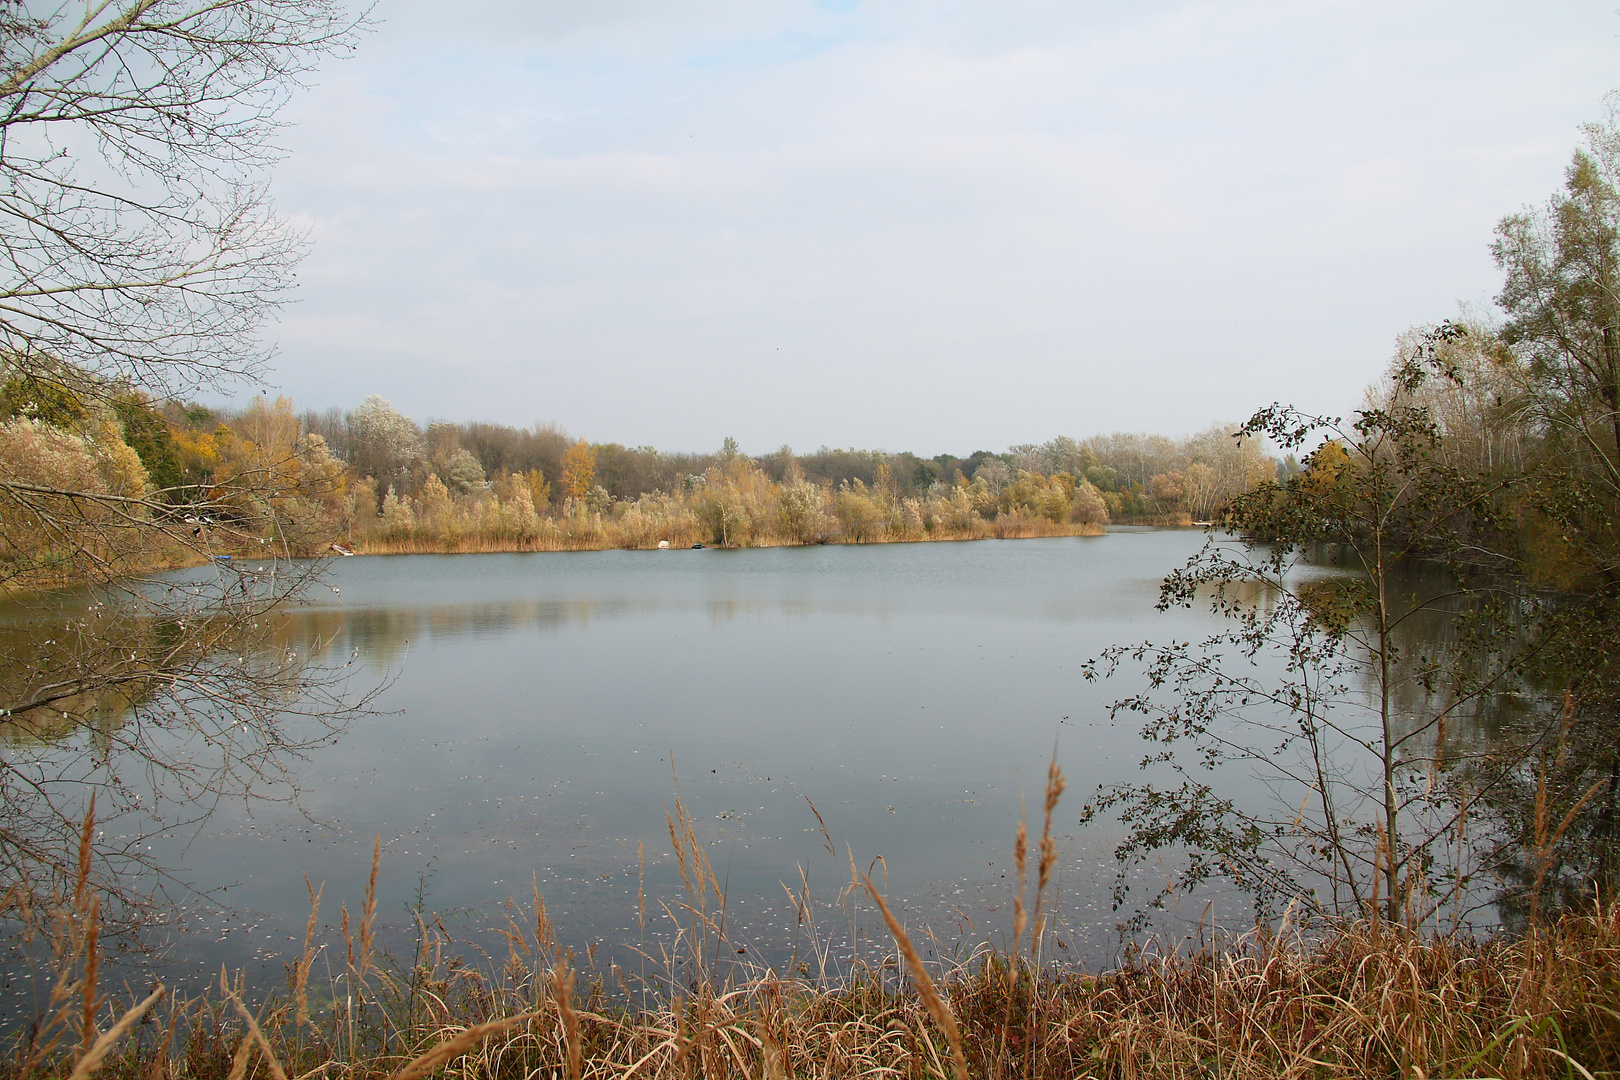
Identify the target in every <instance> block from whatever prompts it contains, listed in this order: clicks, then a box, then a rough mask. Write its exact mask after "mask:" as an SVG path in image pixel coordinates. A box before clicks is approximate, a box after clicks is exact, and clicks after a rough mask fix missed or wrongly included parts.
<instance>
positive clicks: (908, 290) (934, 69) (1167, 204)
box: [278, 2, 1620, 453]
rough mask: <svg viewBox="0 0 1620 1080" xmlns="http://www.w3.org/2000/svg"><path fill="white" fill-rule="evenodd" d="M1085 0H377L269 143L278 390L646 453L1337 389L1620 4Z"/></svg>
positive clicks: (1586, 81) (1023, 430)
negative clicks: (280, 314)
mask: <svg viewBox="0 0 1620 1080" xmlns="http://www.w3.org/2000/svg"><path fill="white" fill-rule="evenodd" d="M1103 7H1104V6H1103V5H1098V11H1097V12H1093V13H1089V14H1088V13H1087V11H1086V9H1085V8H1080V9H1078V11H1077V10H1076V9H1075V8H1074V7H1073V6H1072V5H1068V4H1056V3H1035V2H1030V3H1021V4H1012V5H1006V4H1002V5H987V4H986V5H977V4H966V3H959V4H955V5H945V6H943V7H942V6H940V5H938V4H933V5H925V4H920V3H917V4H913V3H885V4H857V5H853V6H852V9H851V10H848V11H841V10H837V9H834V8H830V7H822V6H819V5H815V4H809V3H805V4H791V3H784V4H775V5H772V4H758V3H750V4H736V5H731V4H725V3H717V4H710V5H695V6H693V5H663V4H657V5H654V4H646V5H643V4H633V3H620V4H606V5H588V6H587V5H572V4H570V5H560V4H559V5H500V4H488V5H475V6H474V7H472V8H471V9H470V10H471V14H470V15H467V16H465V17H458V21H457V22H456V24H455V25H446V26H440V25H438V24H437V23H436V21H435V20H436V19H438V18H440V17H441V16H442V11H443V8H442V6H433V7H429V6H426V5H387V4H385V6H384V7H383V8H382V9H381V14H382V16H383V17H384V18H385V19H387V20H389V21H388V22H387V23H385V25H384V26H383V28H382V29H381V31H380V32H379V33H378V35H377V36H376V37H375V38H374V39H373V40H372V41H370V42H368V43H367V45H366V46H364V47H363V48H362V54H361V57H360V59H359V60H358V61H355V62H353V63H350V64H346V65H341V66H337V67H334V69H333V70H332V71H331V72H330V73H328V77H327V80H326V82H325V84H324V85H323V86H322V87H320V88H318V89H317V90H316V91H315V92H314V93H312V94H311V95H310V96H308V97H307V98H306V99H304V100H303V101H302V102H301V103H300V105H299V107H298V110H297V113H298V116H297V119H298V121H299V126H298V127H297V128H296V129H294V130H293V131H292V132H291V133H290V135H289V140H288V141H289V144H290V148H291V149H292V151H293V156H292V158H291V159H290V160H289V161H288V162H287V164H286V165H285V166H284V167H283V169H282V173H281V174H280V176H279V178H278V191H279V193H280V194H279V197H280V199H281V202H282V204H283V206H284V207H285V208H287V209H288V210H290V211H293V212H295V213H297V214H299V215H300V216H307V218H308V219H309V220H311V221H313V222H314V236H315V239H316V242H317V243H316V248H315V251H314V254H313V255H312V257H311V259H310V260H309V262H308V263H307V264H306V266H305V268H304V273H303V274H302V280H303V281H304V282H305V289H304V290H303V302H302V303H301V304H299V305H297V306H296V307H294V308H292V309H290V310H289V311H288V313H287V315H286V317H285V318H284V320H283V323H282V325H281V326H280V327H279V330H278V334H279V338H280V340H281V342H282V347H283V359H282V362H281V366H280V375H279V378H278V381H279V382H280V383H281V385H282V386H283V387H284V388H285V389H286V390H287V391H289V392H291V393H294V394H295V395H297V396H298V397H299V398H300V399H302V400H304V401H307V402H308V403H310V404H314V405H324V404H328V403H339V404H348V405H352V404H353V403H354V402H357V401H358V400H359V399H360V397H361V396H363V395H364V394H366V393H369V392H381V393H384V394H385V395H387V396H389V397H390V398H392V399H393V400H394V401H395V403H396V404H397V405H399V406H400V407H402V408H405V409H407V410H408V411H412V412H414V413H416V414H418V415H425V414H427V413H432V414H434V415H437V416H449V417H457V418H473V417H488V418H494V419H499V420H504V421H509V422H518V423H525V422H531V421H533V420H535V419H537V418H544V419H550V418H555V419H557V420H559V421H561V422H562V423H564V424H565V425H567V426H568V427H570V428H571V429H573V430H575V431H577V432H579V433H580V434H583V435H586V436H587V437H591V438H597V439H618V440H621V441H629V442H637V443H641V442H651V443H654V444H657V445H661V446H666V447H669V448H672V449H684V448H701V447H707V446H710V445H711V444H717V443H718V441H719V439H720V437H721V436H722V435H724V434H727V433H734V434H736V435H737V436H738V438H739V439H741V440H742V442H743V444H744V446H745V447H749V448H753V449H768V448H770V447H773V446H775V445H777V444H779V443H781V442H783V441H787V442H791V443H794V444H795V445H799V446H812V445H815V444H817V443H820V442H823V441H825V442H831V443H839V444H847V443H855V444H860V445H885V446H889V447H891V448H901V447H911V448H915V449H917V450H919V451H923V452H928V453H932V452H936V451H939V450H945V449H956V450H965V449H968V448H971V447H973V446H1004V445H1006V444H1007V443H1010V442H1014V441H1023V440H1027V439H1040V438H1046V437H1049V436H1050V435H1053V434H1057V433H1059V432H1064V433H1072V434H1080V435H1084V434H1087V433H1090V432H1092V431H1096V430H1102V429H1112V428H1116V427H1124V428H1137V429H1155V430H1162V431H1166V432H1171V433H1175V432H1181V431H1187V430H1191V429H1194V428H1197V427H1201V426H1203V425H1204V424H1206V423H1208V422H1210V421H1213V420H1216V419H1232V418H1240V417H1242V416H1244V415H1246V414H1247V413H1248V412H1249V411H1250V410H1251V409H1252V408H1253V407H1255V406H1257V405H1259V404H1263V403H1265V402H1267V401H1270V400H1272V399H1273V398H1276V397H1282V398H1288V399H1293V400H1295V401H1297V402H1298V403H1299V404H1302V405H1312V406H1319V407H1321V408H1323V409H1329V410H1336V411H1342V410H1345V409H1348V408H1350V407H1353V405H1354V403H1355V401H1356V399H1357V398H1358V397H1359V392H1360V388H1361V386H1362V385H1363V384H1365V383H1366V382H1368V381H1369V380H1371V379H1372V378H1374V377H1375V376H1376V375H1377V373H1378V370H1379V369H1380V367H1381V365H1382V364H1383V362H1384V360H1385V359H1386V358H1387V356H1388V353H1389V349H1390V344H1391V343H1392V342H1393V339H1394V337H1395V335H1396V334H1397V333H1398V332H1400V331H1401V330H1402V329H1404V328H1405V327H1406V326H1407V325H1408V324H1410V323H1412V322H1417V321H1429V320H1436V319H1439V318H1444V317H1446V316H1448V315H1450V314H1452V313H1453V312H1454V302H1455V301H1456V300H1457V299H1463V300H1471V301H1478V300H1483V299H1485V298H1487V297H1488V296H1489V295H1490V293H1491V292H1492V291H1493V289H1494V271H1493V270H1492V268H1491V266H1490V262H1489V257H1488V254H1487V245H1488V243H1489V239H1490V230H1491V228H1492V226H1493V224H1494V222H1495V221H1496V220H1497V219H1498V218H1499V217H1500V216H1501V215H1502V214H1503V213H1506V212H1509V211H1511V210H1514V209H1516V208H1517V207H1518V206H1519V205H1520V204H1522V203H1523V202H1525V201H1526V200H1529V199H1537V198H1541V197H1544V196H1545V195H1546V194H1548V193H1550V192H1551V190H1552V189H1553V187H1554V186H1555V185H1556V184H1557V183H1558V182H1559V179H1560V170H1561V167H1562V164H1563V162H1564V161H1565V160H1566V159H1567V156H1568V154H1569V152H1570V150H1571V148H1572V147H1573V145H1574V143H1575V139H1576V131H1575V126H1576V124H1577V123H1578V122H1579V121H1580V120H1582V119H1584V118H1586V117H1589V116H1593V115H1595V114H1596V112H1597V108H1598V103H1599V99H1600V97H1601V94H1602V93H1603V92H1604V91H1605V90H1607V89H1608V83H1607V81H1606V72H1608V71H1611V70H1614V65H1613V61H1614V59H1615V52H1616V48H1615V44H1616V43H1615V38H1614V33H1615V31H1616V30H1620V19H1617V18H1616V17H1615V16H1614V15H1613V14H1612V13H1611V12H1609V11H1608V10H1607V9H1606V8H1604V7H1602V6H1601V5H1597V4H1567V5H1563V6H1561V7H1557V8H1550V9H1547V8H1544V9H1540V10H1538V11H1534V12H1532V11H1529V10H1526V9H1524V8H1523V7H1521V6H1518V5H1508V4H1502V5H1497V6H1491V5H1481V4H1467V5H1465V4H1461V3H1451V4H1420V5H1396V4H1386V5H1369V4H1355V5H1348V4H1322V3H1249V4H1163V5H1159V6H1157V7H1155V8H1151V9H1148V10H1147V11H1146V13H1132V14H1130V15H1120V14H1119V13H1118V12H1119V10H1120V9H1118V8H1116V7H1114V6H1112V5H1108V6H1106V7H1107V11H1106V12H1104V11H1102V10H1101V9H1102V8H1103ZM459 11H460V9H459V8H458V12H459ZM585 13H588V14H585Z"/></svg>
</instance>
